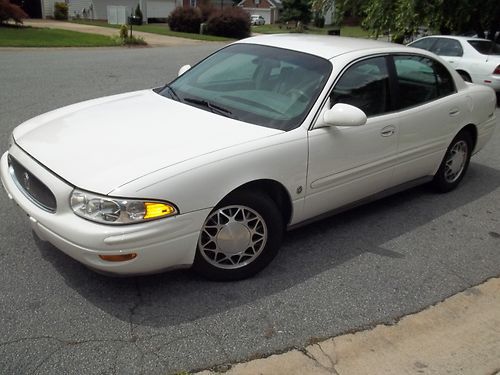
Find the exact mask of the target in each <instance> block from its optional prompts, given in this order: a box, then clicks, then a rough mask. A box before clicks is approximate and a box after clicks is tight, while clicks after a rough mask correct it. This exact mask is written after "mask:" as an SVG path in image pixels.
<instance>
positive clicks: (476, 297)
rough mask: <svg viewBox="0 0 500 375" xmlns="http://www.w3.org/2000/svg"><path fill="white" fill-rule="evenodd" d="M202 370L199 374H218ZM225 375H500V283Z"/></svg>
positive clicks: (491, 282)
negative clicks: (398, 318) (392, 323)
mask: <svg viewBox="0 0 500 375" xmlns="http://www.w3.org/2000/svg"><path fill="white" fill-rule="evenodd" d="M214 374H216V372H212V371H202V372H199V373H198V375H214ZM225 374H227V375H247V374H248V375H256V374H259V375H271V374H272V375H285V374H286V375H295V374H297V375H299V374H318V375H323V374H325V375H326V374H330V375H331V374H336V375H351V374H352V375H363V374H370V375H372V374H384V375H392V374H394V375H402V374H471V375H478V374H484V375H493V374H496V375H500V278H497V279H491V280H489V281H487V282H485V283H484V284H482V285H479V286H477V287H473V288H470V289H467V290H465V291H464V292H462V293H458V294H456V295H454V296H452V297H450V298H448V299H446V300H445V301H443V302H440V303H438V304H436V305H434V306H432V307H429V308H428V309H426V310H424V311H421V312H419V313H416V314H412V315H408V316H406V317H404V318H402V319H401V320H400V321H399V322H398V323H396V324H395V325H392V326H386V325H379V326H376V327H375V328H373V329H370V330H366V331H361V332H357V333H354V334H347V335H343V336H338V337H335V338H332V339H328V340H325V341H322V342H319V343H316V344H313V345H310V346H308V347H306V348H305V349H304V350H303V351H299V350H292V351H290V352H287V353H284V354H280V355H272V356H270V357H268V358H264V359H257V360H253V361H250V362H247V363H240V364H236V365H233V366H232V367H231V369H230V370H229V371H227V372H226V373H225Z"/></svg>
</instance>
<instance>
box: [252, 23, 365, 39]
mask: <svg viewBox="0 0 500 375" xmlns="http://www.w3.org/2000/svg"><path fill="white" fill-rule="evenodd" d="M330 29H331V27H329V26H325V27H323V28H319V27H315V26H308V28H307V30H305V31H304V33H307V34H327V33H328V30H330ZM252 32H253V33H259V34H282V33H291V32H295V29H294V28H290V29H287V28H286V27H285V26H282V27H281V28H280V25H278V24H272V25H262V26H252ZM340 35H341V36H351V37H355V38H369V37H370V32H369V31H367V30H363V29H362V28H361V27H359V26H342V27H341V28H340Z"/></svg>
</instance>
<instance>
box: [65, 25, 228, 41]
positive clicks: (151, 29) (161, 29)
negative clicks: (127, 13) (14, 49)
mask: <svg viewBox="0 0 500 375" xmlns="http://www.w3.org/2000/svg"><path fill="white" fill-rule="evenodd" d="M70 22H74V23H81V24H84V25H94V26H103V27H111V28H113V29H119V28H120V25H110V24H109V23H107V22H106V21H94V20H73V21H70ZM134 30H135V31H143V32H145V33H152V34H160V35H168V36H177V37H180V38H187V39H195V40H207V41H212V42H221V41H227V40H232V39H229V38H224V37H221V36H214V35H204V34H191V33H180V32H177V31H171V30H170V28H169V27H168V25H167V24H165V23H150V24H147V25H141V26H136V25H133V26H132V33H133V31H134ZM116 35H118V33H117V34H116Z"/></svg>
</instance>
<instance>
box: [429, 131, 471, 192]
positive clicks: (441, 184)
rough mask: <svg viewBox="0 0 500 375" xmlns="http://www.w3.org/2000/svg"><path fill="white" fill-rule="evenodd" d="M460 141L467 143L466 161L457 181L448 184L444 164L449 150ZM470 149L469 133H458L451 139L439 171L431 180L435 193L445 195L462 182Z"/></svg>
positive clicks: (467, 164)
mask: <svg viewBox="0 0 500 375" xmlns="http://www.w3.org/2000/svg"><path fill="white" fill-rule="evenodd" d="M461 141H465V143H467V159H466V160H465V165H464V169H463V170H462V172H461V174H460V176H459V177H458V179H456V180H455V181H453V182H448V181H446V178H445V176H444V172H445V167H446V165H445V164H446V161H447V159H448V155H449V153H450V151H451V149H452V148H453V146H454V145H455V144H457V143H458V142H461ZM472 147H473V142H472V137H471V136H470V134H469V132H467V131H461V132H460V133H458V134H457V135H456V136H455V138H453V141H451V143H450V146H449V147H448V149H447V150H446V154H445V155H444V158H443V160H442V161H441V165H440V166H439V169H438V171H437V172H436V174H435V175H434V179H433V180H432V183H433V185H434V188H435V189H436V190H437V191H439V192H441V193H446V192H448V191H451V190H453V189H455V188H456V187H457V186H458V184H459V183H460V181H462V179H463V178H464V176H465V173H466V172H467V169H468V168H469V163H470V158H471V155H472Z"/></svg>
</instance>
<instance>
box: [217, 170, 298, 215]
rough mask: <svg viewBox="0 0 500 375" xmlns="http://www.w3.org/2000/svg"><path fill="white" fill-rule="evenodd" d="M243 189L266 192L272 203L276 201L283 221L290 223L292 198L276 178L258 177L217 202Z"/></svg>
mask: <svg viewBox="0 0 500 375" xmlns="http://www.w3.org/2000/svg"><path fill="white" fill-rule="evenodd" d="M245 190H248V191H252V192H255V191H258V192H261V193H264V194H266V195H267V196H268V197H269V198H271V200H272V201H273V202H274V203H276V206H277V207H278V209H279V211H280V212H281V214H282V216H283V222H284V223H285V224H289V223H290V220H291V218H292V212H293V208H292V207H293V206H292V198H291V196H290V193H289V192H288V190H287V189H286V188H285V186H283V184H281V183H280V182H278V181H276V180H271V179H259V180H253V181H249V182H246V183H244V184H243V185H240V186H238V187H237V188H235V189H233V190H232V191H231V192H229V193H228V194H226V196H225V197H224V198H222V199H221V201H220V202H219V203H218V204H220V203H221V202H222V201H224V199H226V198H227V197H229V196H231V195H232V194H235V193H236V192H241V191H245Z"/></svg>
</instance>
